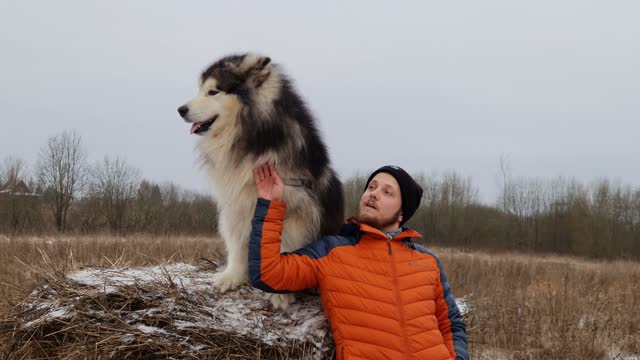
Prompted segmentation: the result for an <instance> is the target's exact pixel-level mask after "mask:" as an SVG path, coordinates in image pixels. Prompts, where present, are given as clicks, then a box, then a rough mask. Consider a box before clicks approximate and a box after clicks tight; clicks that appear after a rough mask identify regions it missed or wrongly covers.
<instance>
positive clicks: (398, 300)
mask: <svg viewBox="0 0 640 360" xmlns="http://www.w3.org/2000/svg"><path fill="white" fill-rule="evenodd" d="M387 244H388V245H389V256H391V272H392V274H393V281H392V282H393V292H394V295H395V297H396V304H397V305H396V306H397V307H398V312H399V313H400V331H401V332H402V339H403V341H404V346H405V349H406V352H405V355H406V357H407V359H409V358H410V356H409V353H410V350H409V338H408V337H407V328H406V325H405V320H404V312H403V306H402V298H401V297H400V286H399V285H398V277H397V275H398V271H397V269H396V262H395V259H394V256H393V253H392V251H391V239H389V238H388V237H387Z"/></svg>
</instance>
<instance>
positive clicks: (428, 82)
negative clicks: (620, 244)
mask: <svg viewBox="0 0 640 360" xmlns="http://www.w3.org/2000/svg"><path fill="white" fill-rule="evenodd" d="M400 4H403V5H400ZM639 16H640V2H638V1H589V0H573V1H558V0H553V1H551V0H539V1H529V2H519V1H513V0H505V1H497V0H484V1H415V2H397V1H394V2H391V1H387V2H385V3H374V2H372V1H348V2H347V1H323V2H319V1H318V2H301V1H290V2H274V1H260V2H258V1H255V2H253V3H252V5H251V6H249V5H248V3H246V2H241V1H225V2H216V1H210V0H207V1H173V2H166V1H99V2H98V1H87V0H82V1H38V2H36V1H26V0H21V1H17V0H6V1H2V2H0V49H1V51H2V53H1V56H0V59H1V60H0V64H1V66H0V122H1V124H2V127H1V128H0V160H1V159H2V158H4V157H5V156H8V155H18V156H20V157H22V158H24V159H25V160H26V161H27V162H28V163H29V164H33V163H34V162H35V159H36V157H37V153H38V150H39V148H40V147H42V146H43V145H44V144H45V142H46V140H47V138H48V137H49V136H51V135H54V134H57V133H59V132H61V131H63V130H76V131H77V132H78V133H79V134H80V135H81V136H82V139H83V141H84V144H85V148H86V150H87V152H88V154H89V158H90V159H91V160H98V159H101V158H102V157H104V156H105V155H110V156H121V157H124V158H125V159H126V160H127V161H128V163H130V164H131V165H133V166H135V167H138V168H140V169H141V170H142V173H143V175H144V176H145V177H146V178H149V179H152V180H154V181H158V182H163V181H172V182H175V183H177V184H180V185H182V186H184V187H186V188H190V189H197V190H204V189H206V180H205V175H204V173H203V172H202V171H201V170H199V168H198V165H197V162H196V153H195V150H194V145H195V142H196V137H195V136H194V135H190V134H189V126H188V125H187V124H185V123H184V122H183V121H182V120H181V119H180V118H179V116H178V114H177V112H176V108H177V107H178V106H179V105H181V104H183V103H184V102H185V101H186V100H188V99H190V98H191V97H193V96H194V95H195V92H196V90H197V82H198V75H199V73H200V72H201V71H202V70H203V69H204V68H205V67H206V66H207V65H209V64H210V63H211V62H213V61H214V60H215V59H217V58H219V57H221V56H223V55H225V54H229V53H238V52H246V51H250V52H258V53H262V54H265V55H268V56H270V57H271V58H272V59H273V61H274V62H277V63H279V64H281V65H282V66H283V67H284V69H285V70H286V72H287V73H288V74H289V75H290V76H291V77H292V78H293V79H294V81H295V83H296V85H297V88H298V90H299V92H300V93H301V94H302V95H303V97H304V98H305V99H306V100H307V102H308V104H309V106H310V108H311V109H312V111H313V113H314V114H315V116H316V119H317V120H318V126H319V127H320V129H321V131H322V134H323V137H324V139H325V141H326V143H327V145H328V147H329V150H330V153H331V157H332V161H333V164H334V167H335V168H336V169H337V171H338V172H339V174H340V175H341V177H342V178H343V179H344V178H346V177H349V176H351V175H353V174H355V173H356V172H360V173H362V174H364V173H368V172H370V171H372V170H374V169H375V168H377V167H378V166H380V165H383V164H397V165H400V166H402V167H404V168H406V169H407V170H408V171H409V172H413V173H415V172H421V171H422V172H425V173H428V174H429V173H438V174H439V173H442V172H444V171H449V170H455V171H457V172H458V173H460V174H462V175H465V176H471V177H472V178H473V180H474V183H475V184H476V185H477V186H478V187H479V188H480V192H481V195H482V197H483V199H485V200H486V201H492V200H493V198H494V196H495V194H496V192H497V190H498V184H497V175H498V173H499V167H498V162H499V159H500V156H501V155H505V154H506V155H509V157H510V161H511V167H512V169H513V173H514V175H516V176H526V177H540V178H543V179H550V178H553V177H555V176H558V175H563V176H573V177H576V178H577V179H579V180H581V181H584V182H590V181H592V180H593V179H595V178H599V177H608V178H610V179H617V180H620V181H621V182H622V183H627V184H632V185H634V186H638V185H640V161H638V159H639V158H640V145H639V144H638V140H637V139H638V138H639V137H640V135H639V134H640V21H638V19H639Z"/></svg>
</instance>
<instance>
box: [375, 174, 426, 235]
mask: <svg viewBox="0 0 640 360" xmlns="http://www.w3.org/2000/svg"><path fill="white" fill-rule="evenodd" d="M381 172H385V173H387V174H389V175H391V176H393V177H394V178H395V179H396V181H397V182H398V185H400V196H401V198H402V222H401V223H400V226H402V225H403V224H404V223H405V222H407V221H409V219H410V218H411V216H413V214H414V213H415V212H416V210H417V209H418V206H420V200H421V199H422V187H420V185H418V183H417V182H416V181H415V180H413V178H412V177H411V175H409V174H407V172H406V171H404V170H402V168H400V167H398V166H393V165H386V166H383V167H381V168H379V169H378V170H376V171H374V172H373V173H372V174H371V176H369V179H368V180H367V184H366V185H365V187H364V190H365V191H366V190H367V188H368V187H369V183H370V182H371V179H373V177H374V176H376V174H378V173H381Z"/></svg>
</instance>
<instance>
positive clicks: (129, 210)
mask: <svg viewBox="0 0 640 360" xmlns="http://www.w3.org/2000/svg"><path fill="white" fill-rule="evenodd" d="M500 172H501V188H500V191H499V194H498V197H497V199H496V201H495V203H494V204H491V205H488V204H484V203H482V202H481V201H480V200H479V196H478V193H479V191H478V188H477V187H476V186H475V185H474V184H473V182H472V180H471V178H469V177H464V176H461V175H459V174H457V173H456V172H450V173H446V174H443V175H441V176H426V175H424V174H416V175H415V178H416V179H417V181H418V182H419V183H420V184H421V185H422V187H423V189H424V195H423V199H422V202H421V206H420V208H419V209H418V210H417V211H416V214H415V215H414V216H413V218H412V219H411V220H410V221H409V222H408V223H407V225H408V226H410V227H412V228H414V229H416V230H418V231H419V232H420V233H422V234H423V235H424V236H425V238H424V241H425V242H426V243H427V245H429V244H439V245H446V246H460V247H468V248H492V249H501V250H520V251H536V252H552V253H560V254H574V255H580V256H588V257H596V258H619V257H628V258H640V188H639V187H635V188H634V187H632V186H629V185H622V184H619V183H614V182H612V181H610V180H608V179H606V178H603V179H600V180H597V181H594V182H592V183H590V184H584V183H582V182H579V181H577V180H575V179H572V178H563V177H558V178H555V179H549V180H542V179H528V178H517V177H514V176H513V175H512V174H511V171H510V168H509V164H508V162H507V161H506V160H505V159H501V160H500ZM365 181H366V177H365V176H353V177H351V178H349V179H346V180H345V181H344V191H345V213H346V214H348V215H353V214H355V213H356V210H357V207H358V203H359V200H360V197H361V195H362V191H363V190H364V186H365ZM21 182H22V184H21ZM3 189H4V191H2V190H3ZM21 189H29V191H30V193H28V194H25V193H24V192H21ZM216 224H217V210H216V205H215V203H214V202H213V201H212V200H211V198H210V196H209V195H207V194H201V193H197V192H193V191H188V190H185V189H181V188H180V187H178V186H176V185H175V184H170V183H169V184H157V183H154V182H151V181H149V180H145V179H143V178H142V175H141V172H140V170H138V169H137V168H135V167H133V166H131V165H129V164H127V163H126V161H125V160H124V159H121V158H109V157H105V158H104V159H103V160H101V161H99V162H96V163H94V164H89V163H88V162H87V160H86V152H85V150H84V149H83V147H82V141H81V139H80V137H79V136H78V135H77V134H76V133H74V132H63V133H61V134H58V135H55V136H52V137H50V138H49V139H48V141H47V143H46V144H45V146H43V147H42V148H41V150H40V152H39V154H38V159H37V161H36V163H35V165H34V166H33V169H32V171H28V167H27V164H26V163H25V162H24V161H23V160H22V159H20V158H18V157H6V158H5V159H4V160H3V162H2V163H1V164H0V233H9V234H16V233H50V232H69V231H72V232H78V233H95V232H112V233H118V234H127V233H134V232H145V233H153V234H214V233H215V232H216V230H217V229H216Z"/></svg>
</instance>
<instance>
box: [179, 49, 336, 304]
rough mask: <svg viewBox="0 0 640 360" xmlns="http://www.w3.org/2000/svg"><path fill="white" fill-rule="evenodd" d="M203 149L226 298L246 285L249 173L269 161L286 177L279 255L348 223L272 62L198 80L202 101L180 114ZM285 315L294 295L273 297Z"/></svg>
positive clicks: (249, 63) (230, 65)
mask: <svg viewBox="0 0 640 360" xmlns="http://www.w3.org/2000/svg"><path fill="white" fill-rule="evenodd" d="M178 112H179V113H180V115H181V116H182V118H184V120H185V121H186V122H188V123H192V128H191V132H192V133H194V134H198V135H200V136H201V138H200V139H199V142H198V149H199V152H200V155H201V159H202V164H203V166H204V168H205V169H206V171H207V173H208V175H209V180H210V185H211V191H212V194H213V197H214V199H215V201H216V203H217V206H218V211H219V226H218V228H219V231H220V235H221V236H222V238H223V239H224V244H225V247H226V251H227V264H226V267H225V268H224V270H222V271H221V272H219V273H218V274H217V275H216V278H215V279H214V283H215V285H216V287H218V288H219V289H220V290H222V291H226V290H229V289H234V288H236V287H238V286H239V285H240V284H242V283H244V282H245V281H246V280H247V273H248V243H249V236H250V232H251V219H252V218H253V213H254V211H255V205H256V197H257V194H256V189H255V184H254V182H253V173H252V170H253V169H254V168H255V167H256V166H257V165H259V164H263V163H265V162H271V163H273V164H274V165H275V167H276V169H277V171H278V173H279V174H280V176H281V177H282V178H283V180H284V183H285V185H288V186H286V187H285V192H284V198H283V201H285V202H286V204H287V214H286V217H285V219H284V223H283V233H282V246H281V251H283V252H285V251H294V250H296V249H299V248H301V247H304V246H305V245H307V244H309V243H311V242H313V241H314V240H316V239H318V238H319V237H320V236H322V235H329V234H335V233H337V232H338V231H339V228H340V225H341V224H342V223H343V221H344V214H343V212H344V210H343V208H344V199H343V193H342V185H341V183H340V181H339V179H338V177H337V176H336V173H335V172H334V170H333V169H332V167H331V164H330V161H329V156H328V152H327V149H326V146H325V144H324V142H323V141H322V139H321V137H320V134H319V132H318V130H317V128H316V125H315V122H314V119H313V117H312V115H311V113H310V112H309V110H308V109H307V107H306V105H305V104H304V101H303V100H302V99H301V97H300V96H299V95H298V94H297V93H296V91H295V89H294V88H293V85H292V84H291V81H290V80H289V79H288V78H287V77H286V76H285V74H284V73H283V71H282V70H281V68H280V66H278V65H276V64H274V63H272V62H271V59H269V58H268V57H262V56H257V55H249V54H245V55H231V56H226V57H224V58H222V59H220V60H218V61H216V62H215V63H213V64H212V65H211V66H209V67H208V68H207V69H206V70H205V71H204V72H203V73H202V75H201V77H200V89H199V92H198V95H197V96H196V97H195V98H193V99H191V100H190V101H189V102H187V103H186V104H185V105H183V106H181V107H180V108H179V109H178ZM268 297H269V298H270V299H271V301H272V303H273V304H274V306H276V307H282V308H285V307H286V306H287V305H288V304H289V303H290V302H292V301H293V300H294V298H293V296H292V295H290V294H272V295H269V296H268Z"/></svg>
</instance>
